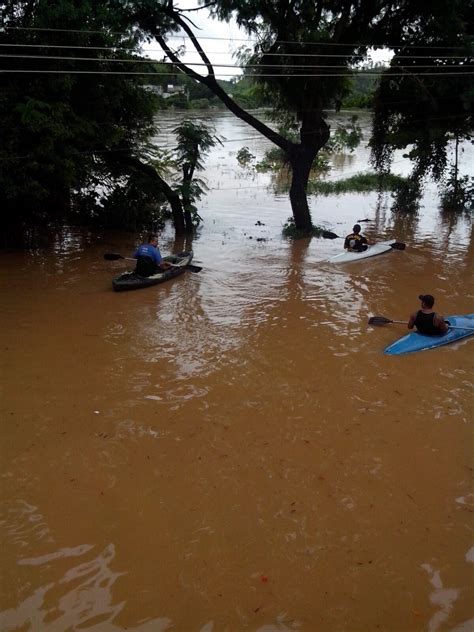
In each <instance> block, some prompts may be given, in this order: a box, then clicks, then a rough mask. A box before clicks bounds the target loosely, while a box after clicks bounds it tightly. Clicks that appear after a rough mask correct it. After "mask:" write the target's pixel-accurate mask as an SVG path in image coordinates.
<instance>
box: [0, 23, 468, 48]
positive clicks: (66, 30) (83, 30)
mask: <svg viewBox="0 0 474 632" xmlns="http://www.w3.org/2000/svg"><path fill="white" fill-rule="evenodd" d="M5 30H9V31H13V30H14V31H40V32H51V33H85V34H97V35H104V36H105V35H120V36H122V37H128V38H130V37H132V36H133V33H120V32H116V31H105V30H101V31H93V30H85V29H55V28H40V27H31V26H6V27H5ZM166 37H167V38H168V39H186V37H188V35H187V34H186V33H183V34H182V35H179V34H178V35H172V34H170V35H166ZM198 39H199V40H216V41H226V42H255V43H258V41H259V40H255V39H250V38H248V37H247V38H237V37H235V38H234V37H232V38H229V37H211V36H202V37H201V36H198ZM274 43H277V44H297V45H299V46H346V47H347V46H349V47H352V48H359V47H361V48H377V49H379V48H380V45H379V44H370V43H366V44H354V43H347V42H346V43H344V42H301V41H292V40H275V42H274ZM383 48H388V49H391V48H416V49H419V48H423V49H430V50H431V49H442V50H464V49H465V46H446V45H443V44H441V45H439V46H433V45H427V46H418V45H411V44H407V43H403V44H385V45H384V47H383Z"/></svg>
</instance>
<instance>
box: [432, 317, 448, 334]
mask: <svg viewBox="0 0 474 632" xmlns="http://www.w3.org/2000/svg"><path fill="white" fill-rule="evenodd" d="M433 324H434V326H435V327H438V329H439V330H440V331H442V332H443V333H446V332H447V331H448V329H449V327H448V324H447V323H446V321H445V320H444V318H443V317H442V316H441V314H435V315H434V318H433Z"/></svg>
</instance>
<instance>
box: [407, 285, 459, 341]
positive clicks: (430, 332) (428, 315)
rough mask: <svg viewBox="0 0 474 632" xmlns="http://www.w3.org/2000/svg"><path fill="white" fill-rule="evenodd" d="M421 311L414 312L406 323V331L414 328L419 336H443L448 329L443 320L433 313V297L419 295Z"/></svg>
mask: <svg viewBox="0 0 474 632" xmlns="http://www.w3.org/2000/svg"><path fill="white" fill-rule="evenodd" d="M418 298H419V299H420V301H421V309H419V310H418V311H417V312H414V313H413V314H412V315H411V316H410V319H409V321H408V329H413V327H416V329H417V331H419V332H420V334H424V335H425V336H440V335H442V334H445V333H446V332H447V331H448V329H449V327H448V324H447V323H446V321H445V320H444V318H443V317H442V316H441V315H440V314H437V313H436V312H434V311H433V305H434V302H435V300H434V297H433V296H431V294H420V295H419V297H418Z"/></svg>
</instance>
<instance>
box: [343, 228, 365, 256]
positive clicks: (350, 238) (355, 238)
mask: <svg viewBox="0 0 474 632" xmlns="http://www.w3.org/2000/svg"><path fill="white" fill-rule="evenodd" d="M360 230H361V229H360V224H355V225H354V227H353V229H352V231H353V232H352V233H351V234H350V235H347V237H346V240H345V241H344V249H345V250H349V252H363V251H364V250H367V244H368V242H367V239H366V237H364V236H363V235H361V234H360Z"/></svg>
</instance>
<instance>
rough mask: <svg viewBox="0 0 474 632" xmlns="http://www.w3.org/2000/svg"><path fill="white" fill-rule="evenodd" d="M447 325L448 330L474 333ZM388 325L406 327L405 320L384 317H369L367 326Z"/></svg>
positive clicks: (468, 328)
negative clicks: (395, 324) (394, 324)
mask: <svg viewBox="0 0 474 632" xmlns="http://www.w3.org/2000/svg"><path fill="white" fill-rule="evenodd" d="M446 322H447V323H448V327H449V328H450V329H463V330H464V329H467V330H468V331H469V330H470V329H472V330H473V331H474V327H454V326H453V325H450V324H449V321H446ZM390 323H397V324H399V325H408V322H407V321H406V320H391V319H390V318H385V316H371V317H370V318H369V325H389V324H390Z"/></svg>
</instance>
